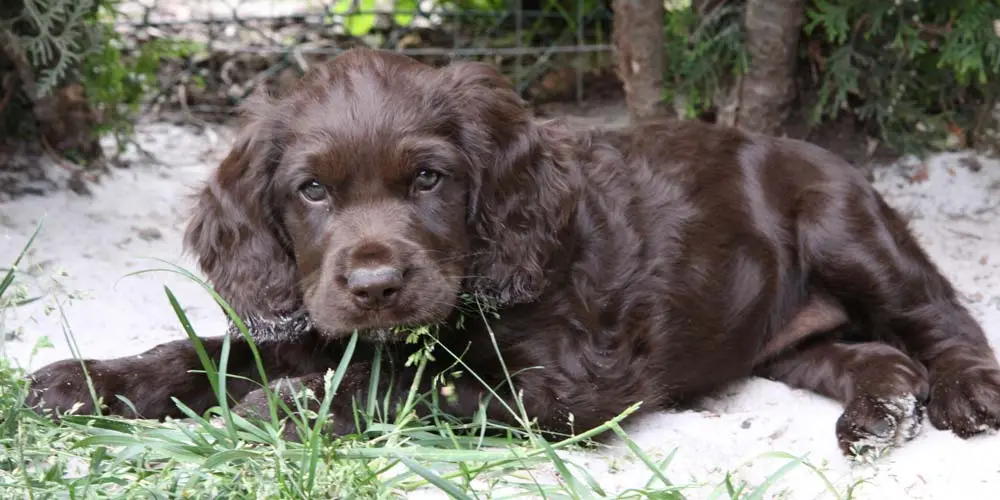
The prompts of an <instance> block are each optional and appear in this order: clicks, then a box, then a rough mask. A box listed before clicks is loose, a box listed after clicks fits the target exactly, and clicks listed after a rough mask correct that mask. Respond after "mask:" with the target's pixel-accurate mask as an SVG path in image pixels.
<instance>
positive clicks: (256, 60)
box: [116, 0, 614, 114]
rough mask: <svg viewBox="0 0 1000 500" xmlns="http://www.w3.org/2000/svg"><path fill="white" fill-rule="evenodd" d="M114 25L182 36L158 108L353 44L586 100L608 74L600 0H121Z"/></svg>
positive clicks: (198, 103)
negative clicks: (458, 63)
mask: <svg viewBox="0 0 1000 500" xmlns="http://www.w3.org/2000/svg"><path fill="white" fill-rule="evenodd" d="M119 9H120V17H119V19H118V21H117V24H116V29H117V30H118V31H119V32H120V33H122V34H124V35H126V38H127V39H129V40H131V41H133V42H134V43H137V44H140V43H148V42H150V41H153V40H171V41H181V42H186V43H190V46H191V47H192V50H190V51H189V52H187V53H185V55H184V56H183V57H176V58H169V59H166V60H164V61H162V62H161V68H160V71H159V73H160V76H161V81H162V82H163V86H162V92H161V94H160V95H159V96H157V97H156V99H154V100H153V103H154V105H155V106H163V105H179V106H181V107H183V108H184V109H185V110H187V111H199V112H204V113H210V114H211V113H223V114H230V113H232V111H233V109H234V105H235V104H238V103H239V102H240V101H241V100H243V99H244V98H245V97H247V96H248V95H249V94H250V93H251V92H252V91H253V90H254V89H255V88H257V87H259V86H262V85H264V86H267V87H268V88H270V89H271V90H272V91H278V92H280V91H281V89H282V88H284V87H285V86H286V85H288V84H290V83H291V82H294V81H295V80H296V79H297V77H298V76H300V75H301V74H302V73H303V72H304V71H306V70H308V68H309V67H310V66H312V65H314V64H316V63H318V62H321V61H323V60H325V59H328V58H330V57H333V56H335V55H336V54H338V53H340V52H342V51H344V50H347V49H349V48H353V47H370V48H379V49H387V50H394V51H398V52H401V53H403V54H407V55H409V56H411V57H414V58H417V59H420V60H423V61H425V62H428V63H430V64H436V65H439V64H444V63H447V62H449V61H452V60H460V59H476V60H483V61H487V62H489V63H491V64H494V65H496V66H497V67H499V68H500V69H501V71H503V72H504V73H505V74H506V75H507V76H508V77H509V78H510V80H511V82H512V83H513V85H514V86H515V88H516V89H517V91H518V92H519V93H520V94H521V95H522V96H524V97H526V98H529V99H532V98H540V99H544V98H545V97H546V94H560V95H561V98H567V97H568V98H570V99H576V100H578V101H579V100H582V99H583V98H585V93H586V89H585V87H586V85H587V81H588V79H591V78H595V79H598V80H600V79H602V78H603V79H606V78H607V76H608V74H609V73H613V62H612V56H613V50H614V49H613V46H612V44H611V10H610V8H609V6H608V3H607V2H606V1H605V0H336V1H310V0H209V1H197V0H130V1H127V2H124V3H123V4H121V5H120V7H119Z"/></svg>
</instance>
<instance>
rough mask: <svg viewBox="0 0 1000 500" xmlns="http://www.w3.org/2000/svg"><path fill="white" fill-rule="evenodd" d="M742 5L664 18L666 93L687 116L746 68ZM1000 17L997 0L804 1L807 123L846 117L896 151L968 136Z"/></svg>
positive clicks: (975, 125)
mask: <svg viewBox="0 0 1000 500" xmlns="http://www.w3.org/2000/svg"><path fill="white" fill-rule="evenodd" d="M737 3H739V4H742V2H737ZM741 8H742V7H733V6H732V3H730V4H729V5H727V6H725V7H723V8H722V9H720V10H719V11H716V12H715V13H714V14H711V15H709V16H708V17H707V18H706V19H697V16H696V15H695V14H694V12H693V10H692V9H691V8H690V6H685V7H681V8H676V9H673V10H671V11H669V12H668V14H667V23H666V25H667V27H666V33H667V52H668V57H667V60H668V66H669V67H668V70H667V75H666V77H667V79H666V81H667V84H668V86H670V87H671V88H670V89H668V91H667V98H673V97H674V96H678V95H679V96H683V97H685V98H686V100H687V103H688V105H689V109H688V110H687V112H688V114H689V115H696V114H698V113H700V112H703V111H706V110H709V109H712V107H713V105H714V104H715V103H714V102H713V97H714V96H715V95H716V94H717V93H718V91H719V90H720V89H724V88H725V85H726V84H727V82H726V80H725V79H724V78H723V77H728V76H729V75H733V74H736V75H738V74H742V73H744V72H745V71H746V69H747V68H748V64H749V60H748V58H747V56H746V54H745V53H744V51H743V50H742V47H741V45H742V39H743V20H742V14H741V12H739V10H738V9H741ZM998 19H1000V2H995V1H982V0H959V1H953V2H942V1H934V2H922V1H914V0H810V1H809V2H808V4H807V13H806V22H805V24H804V26H803V28H802V40H801V44H800V50H799V54H800V58H799V73H800V76H801V82H800V83H804V84H805V88H803V89H802V90H804V92H805V94H804V95H806V96H808V97H809V98H807V99H805V100H804V102H806V103H808V105H809V106H810V108H809V109H808V110H807V111H808V116H809V118H810V119H811V122H812V123H813V124H816V123H818V122H820V121H822V120H825V119H831V118H836V117H838V116H840V115H841V114H842V113H849V114H851V115H853V116H855V117H856V118H858V119H859V120H860V121H861V122H862V123H863V124H865V125H866V127H867V128H868V130H869V132H870V133H872V134H873V135H875V136H876V137H878V138H879V139H881V140H883V141H885V142H886V143H887V144H888V145H889V146H891V147H892V148H894V149H896V150H897V151H899V152H902V153H920V152H923V151H926V150H927V149H928V148H946V147H950V146H954V145H956V144H961V140H964V139H966V137H961V140H960V141H958V142H948V141H949V139H948V137H949V134H951V135H952V139H951V141H954V135H955V134H956V133H958V134H959V135H961V136H964V135H966V133H970V134H971V135H972V136H973V137H971V139H973V140H974V139H975V136H976V135H977V134H978V133H979V132H980V130H978V129H979V128H980V127H981V126H982V121H981V118H982V114H981V113H985V112H988V108H989V105H990V104H991V103H994V102H995V99H996V98H997V97H998V94H1000V36H998V34H997V33H996V28H995V27H994V23H995V22H996V21H997V20H998Z"/></svg>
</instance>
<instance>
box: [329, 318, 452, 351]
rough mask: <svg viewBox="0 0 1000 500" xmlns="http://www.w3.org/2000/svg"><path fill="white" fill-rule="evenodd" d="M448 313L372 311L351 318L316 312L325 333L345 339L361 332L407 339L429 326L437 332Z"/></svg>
mask: <svg viewBox="0 0 1000 500" xmlns="http://www.w3.org/2000/svg"><path fill="white" fill-rule="evenodd" d="M446 317H447V315H445V314H424V315H420V316H410V317H405V318H398V317H394V316H393V315H392V314H385V313H379V312H371V313H368V314H363V315H356V316H354V317H353V318H351V319H352V321H349V322H338V321H324V319H325V318H323V317H322V316H320V317H319V318H317V317H316V316H315V315H314V316H313V322H314V326H315V328H316V329H317V330H318V331H319V332H320V333H321V334H323V335H324V336H326V337H328V338H333V339H344V338H348V337H350V336H351V335H353V334H354V332H357V333H358V337H359V339H361V340H364V341H366V342H374V343H389V344H391V343H396V342H402V341H404V340H406V339H407V338H408V337H410V336H411V335H413V334H414V333H415V332H419V331H420V330H425V331H429V332H431V333H433V331H434V330H435V327H437V326H440V325H441V324H442V323H443V322H444V320H445V319H446Z"/></svg>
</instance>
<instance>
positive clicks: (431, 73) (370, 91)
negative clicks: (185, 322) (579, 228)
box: [185, 50, 575, 336]
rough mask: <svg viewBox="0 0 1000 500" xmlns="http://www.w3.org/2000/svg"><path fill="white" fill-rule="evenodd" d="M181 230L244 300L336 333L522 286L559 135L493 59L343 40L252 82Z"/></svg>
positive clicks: (552, 222)
mask: <svg viewBox="0 0 1000 500" xmlns="http://www.w3.org/2000/svg"><path fill="white" fill-rule="evenodd" d="M245 110H246V117H247V122H246V124H245V125H244V126H243V128H242V130H241V131H240V134H239V136H238V138H237V139H236V142H235V144H234V146H233V148H232V150H231V151H230V152H229V154H228V156H227V157H226V158H225V159H224V160H223V162H222V164H221V165H220V167H219V168H218V169H217V170H216V171H215V172H214V173H213V175H212V177H211V178H210V179H209V180H208V182H207V183H206V185H205V186H204V187H203V188H202V190H201V191H200V192H199V194H198V198H197V204H196V210H195V213H194V217H193V219H192V221H191V223H190V225H189V226H188V229H187V233H186V238H185V242H186V245H187V246H188V248H189V249H191V250H192V251H193V252H194V253H195V254H196V256H197V257H198V260H199V264H200V266H201V268H202V269H203V271H204V272H205V273H206V275H207V277H208V279H209V281H210V282H211V283H212V285H213V286H214V288H215V289H216V290H217V291H218V292H219V294H220V295H221V296H222V297H223V298H225V299H226V300H227V301H228V302H229V303H230V304H231V305H232V306H233V308H234V309H235V310H236V312H237V313H239V314H240V315H241V316H250V317H253V316H256V317H275V316H278V315H281V314H287V313H289V312H293V311H299V310H303V309H304V310H305V311H307V312H308V313H309V315H310V316H311V318H312V321H313V323H314V324H315V325H316V326H317V327H318V328H319V330H320V331H322V332H325V333H326V334H327V335H331V336H342V335H346V334H350V333H351V332H352V331H353V330H355V329H358V330H361V331H363V332H364V331H368V332H372V331H374V332H386V331H388V330H389V329H390V328H391V327H394V326H402V325H413V324H428V323H435V322H438V321H441V320H443V319H445V318H446V317H447V316H448V315H449V314H450V313H451V312H452V311H453V309H454V307H455V306H456V305H457V303H458V301H459V296H460V294H461V293H463V292H471V293H475V294H478V295H479V296H482V297H483V298H485V299H487V300H490V301H492V302H493V303H494V304H498V305H500V306H503V305H509V304H514V303H521V302H527V301H531V300H534V299H536V298H537V297H538V295H539V294H540V293H541V291H542V290H543V288H544V287H545V286H546V285H547V279H546V270H547V269H548V266H549V263H550V260H551V259H552V257H553V254H554V253H555V252H557V251H558V247H559V243H558V241H559V235H560V232H561V230H562V229H563V228H564V227H565V226H566V225H567V222H568V219H569V217H571V214H572V212H573V210H572V206H573V203H574V202H575V197H574V196H573V193H574V189H575V187H574V186H575V183H574V182H573V181H572V180H571V179H572V178H573V176H574V175H575V172H574V171H572V170H571V169H569V168H568V165H567V163H568V162H565V161H560V160H559V157H560V156H562V155H566V156H567V157H568V156H569V154H568V147H569V146H568V145H567V144H565V142H564V141H560V140H559V139H557V137H556V134H558V132H554V131H552V130H550V129H547V128H543V127H541V126H539V125H538V124H537V123H536V122H535V121H533V120H532V118H531V116H530V114H529V112H528V111H527V110H526V108H525V107H524V106H523V103H522V101H521V100H520V99H519V98H518V96H517V95H516V94H515V93H514V92H513V91H512V90H511V89H510V88H509V87H508V85H507V84H506V82H505V81H504V80H503V79H502V77H501V76H500V75H499V74H498V73H497V72H496V71H495V70H494V69H493V68H491V67H489V66H487V65H483V64H479V63H456V64H453V65H450V66H447V67H444V68H434V67H431V66H428V65H424V64H421V63H418V62H416V61H414V60H412V59H410V58H407V57H404V56H401V55H397V54H394V53H389V52H382V51H371V50H353V51H348V52H346V53H344V54H342V55H341V56H339V57H337V58H334V59H333V60H331V61H330V62H329V63H327V64H326V65H324V66H321V67H317V68H315V69H313V70H312V71H311V72H310V73H309V74H307V75H305V76H304V77H303V78H302V80H301V81H300V82H299V84H298V85H297V86H296V87H295V88H294V89H292V90H291V91H289V93H288V94H287V95H286V96H283V97H281V98H280V99H272V98H269V97H266V96H263V95H258V96H256V97H255V98H254V99H253V100H252V101H251V102H249V103H248V104H247V106H246V107H245Z"/></svg>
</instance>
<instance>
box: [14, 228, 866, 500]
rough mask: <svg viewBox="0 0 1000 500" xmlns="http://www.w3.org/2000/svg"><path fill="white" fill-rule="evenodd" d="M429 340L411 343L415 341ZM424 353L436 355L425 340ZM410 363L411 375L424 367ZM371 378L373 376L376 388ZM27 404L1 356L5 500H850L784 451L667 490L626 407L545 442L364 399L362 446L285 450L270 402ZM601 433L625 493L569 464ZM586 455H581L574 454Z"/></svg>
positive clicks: (350, 440) (658, 461) (337, 375)
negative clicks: (629, 430)
mask: <svg viewBox="0 0 1000 500" xmlns="http://www.w3.org/2000/svg"><path fill="white" fill-rule="evenodd" d="M36 234H37V232H36ZM33 240H34V237H32V239H31V240H30V241H29V242H28V244H26V245H25V250H27V247H28V246H29V245H30V244H31V242H32V241H33ZM23 255H24V253H22V256H23ZM20 260H21V259H20V257H19V258H18V259H17V261H16V262H14V264H13V265H12V266H11V267H10V269H8V270H7V272H6V275H5V278H4V279H3V281H0V310H2V308H5V307H18V306H19V304H20V303H21V302H20V300H21V299H18V300H15V299H13V298H11V297H12V295H14V294H12V293H11V292H10V291H11V290H12V288H11V287H12V286H13V285H14V283H15V281H16V279H17V276H18V272H19V271H18V268H19V265H20ZM162 270H163V269H161V271H162ZM166 270H167V271H171V272H178V273H181V274H183V275H185V276H188V277H189V278H191V279H194V280H197V281H198V282H199V283H201V284H202V285H203V286H204V287H205V289H206V290H207V291H208V292H209V293H211V294H212V295H213V297H214V298H215V299H216V300H217V301H218V302H219V303H220V305H222V306H223V308H224V309H225V310H226V311H227V313H228V314H229V315H230V317H231V318H233V319H234V321H237V324H239V325H240V326H241V328H242V329H243V333H244V335H246V336H247V338H249V336H248V335H247V332H246V329H245V326H243V325H242V323H241V322H239V318H238V317H236V316H235V314H234V313H233V311H232V310H231V309H229V308H228V305H226V304H225V302H224V301H222V299H221V298H220V297H219V296H218V295H216V294H215V292H214V291H212V289H211V288H210V287H209V286H208V285H207V284H205V283H204V282H202V281H200V280H198V278H196V277H195V276H193V275H191V274H190V273H188V272H187V271H184V270H182V269H176V268H168V269H166ZM165 294H166V296H167V299H168V301H169V303H170V304H171V306H172V307H173V308H174V311H175V312H176V313H177V317H178V320H179V321H180V323H181V325H182V326H183V328H184V329H185V331H186V332H187V333H188V335H189V337H190V338H191V339H192V340H193V341H195V342H196V345H200V343H198V342H197V335H196V332H195V331H194V330H193V328H192V327H191V324H190V322H188V320H187V318H186V316H185V315H184V313H183V309H182V308H181V306H180V304H179V301H178V300H177V298H176V297H175V296H174V295H173V293H171V291H170V290H169V289H167V288H165ZM5 297H6V298H5ZM56 308H57V309H58V305H57V306H56ZM64 332H65V334H66V336H67V340H68V341H70V345H75V344H74V343H73V342H72V333H71V331H70V330H69V328H68V326H67V325H65V324H64ZM428 338H429V337H426V336H422V335H416V334H415V335H412V336H411V340H413V341H421V339H424V340H425V341H427V340H426V339H428ZM356 341H357V338H356V336H355V337H354V338H352V341H351V344H350V346H349V348H348V352H347V353H346V354H345V357H344V359H343V360H341V362H340V364H339V365H338V366H336V367H332V368H331V369H330V371H328V372H327V374H326V375H327V376H326V380H325V382H326V389H327V390H326V391H325V394H326V395H327V396H326V397H325V398H324V399H323V400H322V401H320V405H319V410H318V411H317V412H315V413H312V414H308V416H311V417H316V420H315V421H317V422H322V421H323V419H324V417H325V416H326V415H327V412H328V410H329V406H330V401H331V397H332V395H333V394H334V393H335V392H336V388H337V387H338V385H339V383H340V381H341V380H342V377H343V374H344V370H345V368H346V367H347V364H348V362H349V360H350V356H351V351H352V348H353V346H354V342H356ZM427 342H428V343H429V344H428V345H433V341H427ZM494 345H495V344H494ZM74 352H77V351H76V350H75V348H74ZM201 354H202V356H203V357H202V362H203V365H204V370H205V373H206V376H207V377H208V383H210V384H211V385H212V388H213V390H215V391H216V394H224V393H225V385H226V382H227V380H229V378H228V377H227V376H226V362H227V358H226V356H227V355H228V350H227V349H224V350H223V353H222V356H221V359H220V360H219V363H218V364H217V365H216V364H215V363H214V362H212V361H211V360H209V358H208V357H207V356H205V355H204V352H203V351H202V353H201ZM435 355H440V353H439V352H438V353H435ZM411 361H412V362H414V363H417V364H418V367H420V368H422V366H424V364H425V363H426V362H427V356H417V357H415V358H413V359H411ZM258 363H259V358H258ZM258 366H259V365H258ZM463 369H464V370H468V367H467V366H466V367H463ZM425 375H428V374H425ZM473 375H474V374H473ZM377 377H378V372H375V373H374V374H373V377H372V383H373V384H374V383H376V381H377ZM508 381H509V377H508ZM436 392H437V391H434V393H436ZM92 394H93V391H92ZM25 395H26V383H25V380H24V372H23V370H22V369H21V368H18V367H15V366H13V365H12V363H11V361H10V360H8V359H6V358H5V357H0V498H3V499H17V498H25V499H49V498H70V499H84V498H86V499H92V498H93V499H103V498H143V499H146V498H149V499H161V498H162V499H174V498H197V499H202V498H226V499H230V498H232V499H251V498H253V499H264V498H267V499H286V498H287V499H299V498H302V499H312V498H317V499H319V498H389V497H393V498H395V497H406V496H408V495H409V494H410V493H412V492H414V491H417V490H424V491H430V492H436V493H439V494H440V495H439V496H440V497H444V496H445V495H447V496H450V497H452V498H524V497H528V498H559V499H562V498H573V499H576V498H588V499H589V498H623V499H624V498H630V499H644V498H650V499H664V500H674V499H685V498H687V497H686V496H685V492H686V491H687V490H688V488H689V487H691V486H701V487H705V486H706V485H707V486H708V487H710V488H713V487H714V488H713V489H712V490H711V491H712V495H713V496H712V498H729V499H747V500H754V499H763V498H777V497H780V494H779V493H778V490H779V489H781V485H780V483H781V480H782V479H783V477H784V476H785V475H786V474H787V473H788V472H790V471H791V470H793V469H795V468H798V467H808V468H810V469H812V470H813V471H815V472H816V474H818V475H820V477H821V479H822V481H823V482H824V483H825V484H826V485H827V487H828V488H827V489H828V491H827V493H828V495H827V498H850V497H851V490H850V489H849V490H848V491H846V492H840V491H837V489H836V488H835V487H834V486H833V485H832V484H831V483H830V482H829V481H827V480H826V478H825V477H824V476H823V475H822V472H821V471H820V470H819V469H818V468H816V467H814V466H813V465H811V464H809V463H808V462H806V461H804V460H803V459H801V458H799V457H795V456H791V455H787V454H782V453H771V454H768V455H767V456H766V457H761V458H770V459H777V462H775V464H776V465H775V469H774V473H773V474H772V476H771V477H769V478H768V479H767V480H765V481H764V482H762V483H761V484H756V485H750V484H746V483H742V482H739V481H737V480H736V479H735V477H736V476H737V475H736V474H734V473H731V472H725V473H722V474H720V475H719V477H716V478H706V479H704V480H700V481H697V482H696V483H692V482H690V481H674V480H671V479H670V463H671V460H672V459H673V458H674V456H675V455H676V452H677V450H676V449H675V450H674V451H673V452H671V453H670V454H669V455H667V456H666V457H654V456H651V455H650V454H648V453H647V452H646V451H644V450H643V449H642V448H641V447H640V446H639V445H638V444H636V443H635V442H633V441H632V440H631V439H629V437H628V435H627V434H626V433H625V431H624V430H623V429H622V427H621V422H622V420H623V419H624V418H625V417H627V416H628V414H629V413H631V412H632V411H634V410H635V409H636V408H635V407H633V408H630V409H628V410H626V411H625V412H623V413H622V414H621V415H619V416H618V417H617V418H615V419H612V420H611V421H609V422H606V423H605V424H604V425H602V426H601V427H599V428H597V429H591V430H587V431H586V432H582V433H580V434H578V435H575V436H571V437H568V438H566V439H562V440H560V441H554V442H553V441H547V440H545V439H543V438H542V437H541V436H540V435H538V433H537V432H536V429H534V428H533V427H532V425H531V423H530V422H529V421H528V419H527V417H526V416H525V415H524V414H523V407H522V406H521V405H520V404H516V405H515V406H516V408H510V411H512V412H514V413H515V415H519V421H520V422H521V423H522V425H521V426H520V427H518V428H513V427H503V426H500V425H498V424H495V423H492V422H489V421H486V420H485V419H484V418H482V415H481V414H480V417H479V418H476V419H473V420H472V421H471V422H469V421H464V422H460V421H458V420H456V419H454V418H452V417H450V416H448V415H445V414H441V413H433V412H432V414H431V415H429V416H427V417H424V418H416V417H415V416H414V413H413V412H412V411H411V410H412V409H413V407H414V405H415V404H416V402H417V401H418V400H419V399H418V398H420V397H423V395H421V394H417V393H416V391H415V390H414V389H413V388H411V391H410V393H409V397H408V398H407V401H406V402H405V406H404V410H403V411H400V412H398V415H399V416H398V417H397V418H395V419H394V420H386V419H383V418H381V417H380V415H382V414H386V412H385V408H386V406H385V405H386V404H387V402H386V401H379V400H377V398H376V397H374V396H373V397H370V398H369V400H368V401H366V402H364V405H363V407H357V408H356V414H355V418H356V419H359V420H360V421H364V422H365V423H366V426H365V428H366V432H365V433H364V434H362V435H353V436H347V437H342V438H331V437H330V436H328V435H327V434H324V433H323V432H322V430H321V428H320V426H319V424H315V425H309V424H308V423H307V421H306V420H303V419H301V418H299V417H296V418H295V419H294V420H293V421H292V422H290V423H289V425H295V426H296V427H297V429H298V431H299V433H300V436H301V437H302V439H301V442H289V441H285V440H283V439H281V437H280V436H281V426H282V424H283V422H282V421H281V420H279V419H278V411H277V409H278V405H279V404H281V403H278V402H277V399H276V398H272V401H271V403H272V404H271V419H270V420H269V421H253V422H251V421H248V420H246V419H244V418H242V417H240V416H239V415H237V414H235V413H233V412H232V411H230V409H229V407H228V405H227V404H226V403H225V401H226V400H225V398H221V399H220V401H222V402H223V403H222V404H220V405H218V406H216V407H214V408H212V409H210V410H208V411H207V412H206V413H205V414H204V415H199V414H197V413H195V412H193V411H191V410H189V409H186V407H184V406H183V404H182V403H180V402H179V401H176V403H177V404H178V406H179V407H180V408H182V409H183V410H185V413H186V414H187V416H188V418H187V419H184V420H169V421H167V422H156V421H150V420H129V419H124V418H118V417H108V416H83V415H69V416H64V417H63V418H62V419H61V420H60V421H59V422H58V423H55V422H53V421H52V420H50V419H48V418H44V417H42V416H39V415H37V414H35V413H34V412H32V411H30V410H28V409H26V408H25V407H24V404H23V402H24V398H25ZM308 397H310V395H308V394H300V395H299V397H298V398H297V401H296V404H297V405H300V404H304V403H305V401H306V398H308ZM608 430H610V431H611V432H614V433H615V434H617V435H618V436H619V437H620V438H621V440H622V441H623V442H624V444H625V449H626V450H627V451H628V452H629V453H630V456H628V457H626V458H625V459H624V460H625V461H627V462H630V463H631V464H632V466H638V467H644V468H645V470H644V475H645V479H643V480H640V481H638V482H637V483H636V484H631V485H629V487H628V488H627V489H624V490H622V491H610V489H609V488H610V486H609V485H602V484H600V483H599V481H598V480H597V479H595V478H594V475H593V474H592V473H591V472H592V471H593V466H590V468H589V469H588V467H586V466H584V465H581V464H580V463H578V461H577V460H578V459H579V457H580V456H585V455H587V453H589V454H590V455H589V456H590V457H592V458H593V457H595V456H596V455H595V453H597V452H599V451H600V450H599V449H596V450H595V449H594V448H595V447H599V446H600V445H596V444H594V443H592V442H589V438H591V437H592V436H594V435H596V434H597V433H599V432H602V431H608ZM490 431H500V432H501V435H503V436H505V437H500V438H498V437H489V435H494V434H495V433H491V432H490ZM488 434H489V435H488ZM585 444H586V445H587V448H588V449H589V450H590V451H589V452H587V453H581V450H582V448H583V445H585ZM662 444H663V443H661V445H662ZM610 466H611V464H609V467H610ZM775 495H779V496H777V497H776V496H775Z"/></svg>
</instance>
